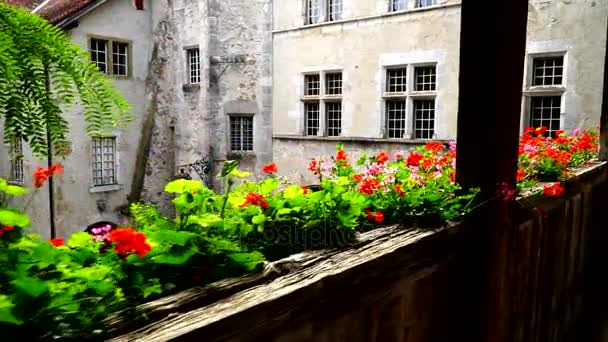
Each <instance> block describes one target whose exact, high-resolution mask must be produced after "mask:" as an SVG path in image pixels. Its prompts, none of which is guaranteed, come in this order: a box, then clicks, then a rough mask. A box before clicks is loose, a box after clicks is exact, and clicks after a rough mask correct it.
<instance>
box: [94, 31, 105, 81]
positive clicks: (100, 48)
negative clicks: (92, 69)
mask: <svg viewBox="0 0 608 342" xmlns="http://www.w3.org/2000/svg"><path fill="white" fill-rule="evenodd" d="M91 61H92V62H93V64H95V65H97V67H98V68H99V70H101V72H103V73H107V72H108V41H107V40H101V39H94V38H92V39H91Z"/></svg>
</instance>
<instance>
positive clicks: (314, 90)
mask: <svg viewBox="0 0 608 342" xmlns="http://www.w3.org/2000/svg"><path fill="white" fill-rule="evenodd" d="M320 89H321V81H320V76H319V74H316V75H306V76H304V95H305V96H318V95H319V93H320Z"/></svg>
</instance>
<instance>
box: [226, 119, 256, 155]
mask: <svg viewBox="0 0 608 342" xmlns="http://www.w3.org/2000/svg"><path fill="white" fill-rule="evenodd" d="M230 150H232V151H236V152H246V151H253V115H230Z"/></svg>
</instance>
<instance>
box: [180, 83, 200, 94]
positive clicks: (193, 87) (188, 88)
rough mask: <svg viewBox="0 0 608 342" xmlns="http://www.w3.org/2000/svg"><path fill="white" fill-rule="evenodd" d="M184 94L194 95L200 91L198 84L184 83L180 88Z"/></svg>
mask: <svg viewBox="0 0 608 342" xmlns="http://www.w3.org/2000/svg"><path fill="white" fill-rule="evenodd" d="M182 89H183V90H184V93H194V92H197V91H199V90H200V89H201V85H200V83H186V84H184V85H183V86H182Z"/></svg>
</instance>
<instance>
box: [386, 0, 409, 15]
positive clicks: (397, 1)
mask: <svg viewBox="0 0 608 342" xmlns="http://www.w3.org/2000/svg"><path fill="white" fill-rule="evenodd" d="M406 1H407V0H390V7H389V12H395V11H401V10H404V9H406V7H405V6H406Z"/></svg>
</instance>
